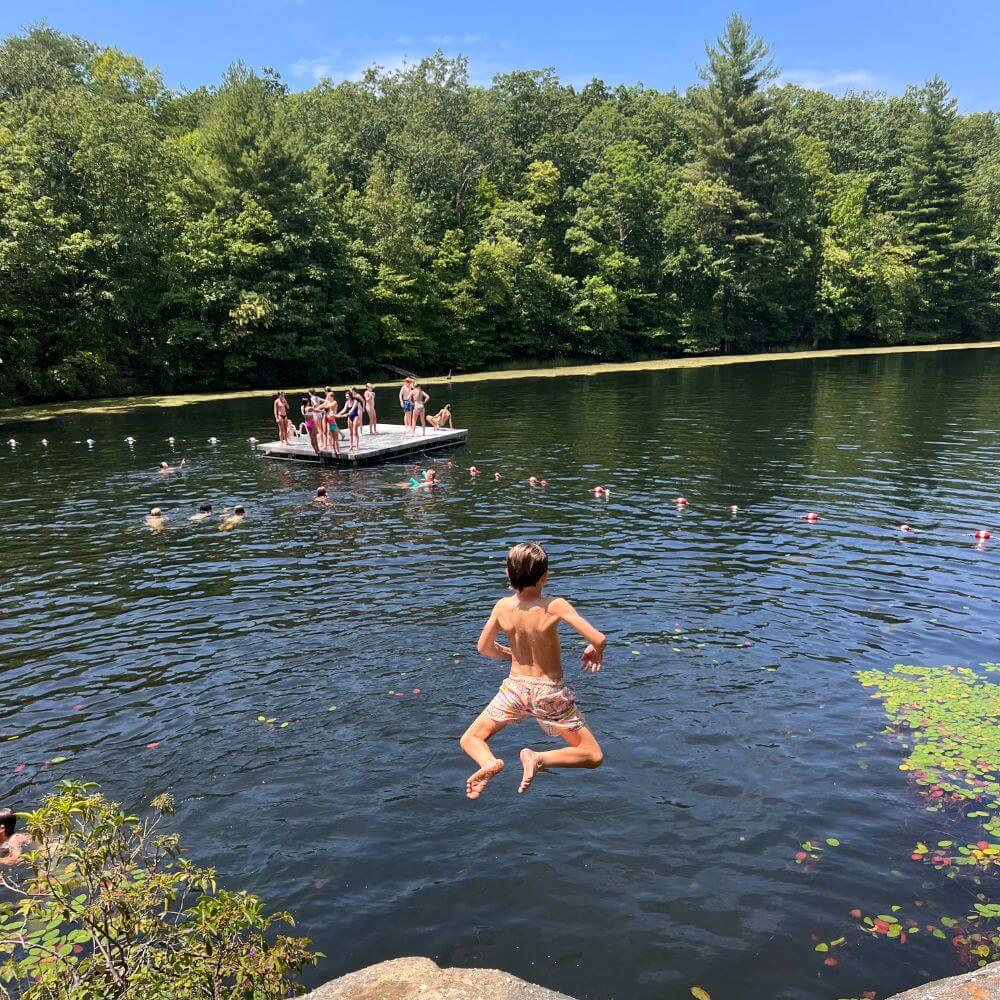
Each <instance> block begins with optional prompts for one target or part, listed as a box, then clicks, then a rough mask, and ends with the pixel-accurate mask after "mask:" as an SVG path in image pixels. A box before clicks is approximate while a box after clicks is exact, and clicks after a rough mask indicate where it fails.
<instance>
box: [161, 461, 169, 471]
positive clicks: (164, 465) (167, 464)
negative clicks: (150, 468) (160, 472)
mask: <svg viewBox="0 0 1000 1000" xmlns="http://www.w3.org/2000/svg"><path fill="white" fill-rule="evenodd" d="M160 468H161V469H169V468H170V463H169V462H160Z"/></svg>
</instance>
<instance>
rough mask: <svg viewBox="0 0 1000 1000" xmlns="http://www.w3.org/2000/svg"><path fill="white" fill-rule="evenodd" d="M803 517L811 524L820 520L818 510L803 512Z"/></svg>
mask: <svg viewBox="0 0 1000 1000" xmlns="http://www.w3.org/2000/svg"><path fill="white" fill-rule="evenodd" d="M802 518H803V520H805V521H808V522H809V523H810V524H815V523H816V522H817V521H818V520H819V514H817V513H816V511H814V510H811V511H809V512H808V513H807V514H803V515H802Z"/></svg>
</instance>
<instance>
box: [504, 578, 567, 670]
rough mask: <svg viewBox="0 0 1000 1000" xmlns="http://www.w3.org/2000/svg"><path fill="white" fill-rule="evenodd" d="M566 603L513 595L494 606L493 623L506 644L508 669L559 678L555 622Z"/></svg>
mask: <svg viewBox="0 0 1000 1000" xmlns="http://www.w3.org/2000/svg"><path fill="white" fill-rule="evenodd" d="M566 608H567V602H566V601H564V600H563V599H562V598H560V597H545V596H542V595H539V596H538V597H533V596H532V597H528V596H526V595H525V596H522V595H521V594H513V595H512V596H510V597H504V598H502V599H501V600H499V601H498V602H497V604H496V607H495V608H494V614H495V615H496V619H497V623H498V624H499V625H500V628H501V629H502V630H503V632H504V634H505V635H506V636H507V641H508V642H509V643H510V650H511V653H512V654H513V655H512V659H511V668H512V669H511V672H512V673H515V674H525V675H527V676H530V677H549V678H551V679H552V680H561V679H562V675H563V669H562V658H561V646H560V644H559V622H560V621H561V620H562V614H564V613H565V611H566Z"/></svg>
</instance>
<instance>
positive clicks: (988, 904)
mask: <svg viewBox="0 0 1000 1000" xmlns="http://www.w3.org/2000/svg"><path fill="white" fill-rule="evenodd" d="M982 667H983V669H984V671H985V672H987V673H990V672H992V668H994V667H995V665H994V664H982ZM857 677H858V680H859V681H860V682H861V684H862V685H864V686H865V687H868V688H874V689H875V692H874V694H873V695H872V697H873V698H876V699H878V700H880V701H881V702H882V703H883V707H884V708H885V712H886V716H887V718H888V726H887V728H886V732H887V733H892V734H895V735H896V736H897V737H898V738H899V740H900V741H901V743H902V745H903V747H904V748H905V749H906V750H907V752H908V753H907V756H906V758H905V759H904V760H903V761H902V763H900V765H899V769H900V770H901V771H903V772H905V773H906V774H907V777H908V781H909V783H910V785H911V787H913V789H914V790H915V791H916V792H917V793H918V794H919V795H920V796H921V797H922V798H923V800H924V807H925V809H926V810H927V811H928V812H932V813H943V814H948V815H950V816H951V818H952V820H953V823H954V829H955V831H956V832H955V834H954V835H952V836H950V837H947V838H942V839H937V838H932V837H929V836H928V837H927V838H926V839H925V840H919V841H917V843H916V844H915V845H914V847H913V849H912V852H911V854H910V860H911V862H913V863H915V864H921V865H925V866H928V867H930V868H933V869H935V870H936V871H939V872H941V873H943V875H944V876H945V877H947V878H951V879H956V878H961V879H963V880H967V881H968V887H969V889H970V891H971V895H972V898H973V900H974V901H973V902H971V903H970V906H969V909H968V912H967V913H965V914H960V915H957V916H942V917H940V918H938V920H937V921H936V922H935V923H930V924H928V923H925V924H924V925H923V929H924V930H925V931H926V932H927V933H929V934H930V935H931V936H933V937H939V938H948V937H950V938H951V943H952V945H953V946H954V948H955V949H956V952H957V953H958V954H959V956H960V957H961V958H963V959H964V960H965V961H966V962H968V963H969V964H979V965H985V964H987V962H989V961H992V960H995V959H996V958H998V957H1000V905H998V904H995V903H993V902H992V900H991V895H994V894H995V893H994V891H993V890H994V889H995V884H996V879H997V877H998V875H1000V684H997V683H996V682H994V681H993V680H992V679H991V678H987V677H986V676H984V675H983V674H980V673H977V672H976V671H975V670H972V669H970V668H969V667H958V666H944V667H920V666H908V665H902V664H899V665H897V666H895V667H893V669H892V670H890V671H882V670H865V671H859V672H858V674H857ZM942 818H943V817H942ZM976 827H979V829H980V830H981V831H982V833H981V834H980V835H978V836H976V838H975V839H972V838H971V837H970V836H969V833H968V831H969V830H972V829H975V828H976ZM959 831H961V832H959ZM892 909H893V910H895V909H897V908H895V907H894V908H892ZM907 924H909V926H907ZM919 927H920V924H919V922H918V921H917V920H915V919H910V920H909V921H906V922H901V921H900V920H899V919H898V918H896V917H894V916H892V914H891V913H890V914H878V915H875V916H873V917H864V918H862V923H861V929H862V930H863V931H864V932H865V933H867V934H870V935H872V936H873V937H885V938H888V939H895V940H897V941H899V942H900V943H904V944H905V942H906V939H907V935H908V934H913V933H916V932H918V931H919Z"/></svg>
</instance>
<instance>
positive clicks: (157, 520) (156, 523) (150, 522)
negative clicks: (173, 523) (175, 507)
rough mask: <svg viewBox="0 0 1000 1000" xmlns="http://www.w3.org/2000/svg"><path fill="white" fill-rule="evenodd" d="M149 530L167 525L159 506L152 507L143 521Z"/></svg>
mask: <svg viewBox="0 0 1000 1000" xmlns="http://www.w3.org/2000/svg"><path fill="white" fill-rule="evenodd" d="M143 523H144V524H145V525H146V527H147V528H149V530H150V531H162V530H163V529H164V528H165V527H166V526H167V516H166V514H164V513H163V511H161V510H160V508H159V507H154V508H153V509H152V510H151V511H150V512H149V513H148V514H147V515H146V517H145V520H144V522H143Z"/></svg>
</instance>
